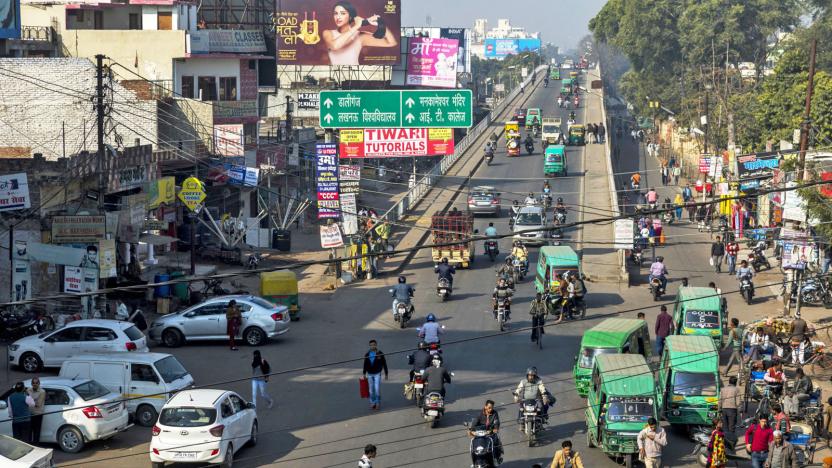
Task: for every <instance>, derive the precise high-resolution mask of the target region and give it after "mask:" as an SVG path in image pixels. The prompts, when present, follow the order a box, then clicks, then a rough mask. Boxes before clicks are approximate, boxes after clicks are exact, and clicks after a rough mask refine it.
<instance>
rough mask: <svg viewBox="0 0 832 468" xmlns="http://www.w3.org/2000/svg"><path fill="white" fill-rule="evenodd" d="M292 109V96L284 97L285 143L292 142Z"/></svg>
mask: <svg viewBox="0 0 832 468" xmlns="http://www.w3.org/2000/svg"><path fill="white" fill-rule="evenodd" d="M293 111H294V107H293V104H292V96H286V142H287V143H290V142H291V141H292V112H293Z"/></svg>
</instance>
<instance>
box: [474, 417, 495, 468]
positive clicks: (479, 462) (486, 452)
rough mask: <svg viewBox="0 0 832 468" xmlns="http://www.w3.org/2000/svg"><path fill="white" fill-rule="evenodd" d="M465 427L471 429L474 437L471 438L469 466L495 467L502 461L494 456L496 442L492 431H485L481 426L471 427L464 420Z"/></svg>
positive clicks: (477, 467) (476, 467) (478, 467)
mask: <svg viewBox="0 0 832 468" xmlns="http://www.w3.org/2000/svg"><path fill="white" fill-rule="evenodd" d="M465 427H467V428H468V430H470V431H471V433H472V434H473V435H474V437H473V438H472V439H471V448H470V453H471V468H496V467H497V466H500V463H502V460H501V459H497V458H496V453H495V451H496V445H497V444H496V443H495V442H494V433H493V432H491V431H487V430H485V429H483V428H482V427H474V428H472V427H471V424H470V423H468V422H466V423H465Z"/></svg>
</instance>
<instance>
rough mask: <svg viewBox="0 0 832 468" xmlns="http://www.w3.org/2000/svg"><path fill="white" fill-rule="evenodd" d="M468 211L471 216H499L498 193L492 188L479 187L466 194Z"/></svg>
mask: <svg viewBox="0 0 832 468" xmlns="http://www.w3.org/2000/svg"><path fill="white" fill-rule="evenodd" d="M468 211H470V212H471V213H473V214H490V215H494V216H500V193H498V192H497V190H496V189H495V188H494V187H490V186H486V185H480V186H477V187H474V188H472V189H471V191H470V192H468Z"/></svg>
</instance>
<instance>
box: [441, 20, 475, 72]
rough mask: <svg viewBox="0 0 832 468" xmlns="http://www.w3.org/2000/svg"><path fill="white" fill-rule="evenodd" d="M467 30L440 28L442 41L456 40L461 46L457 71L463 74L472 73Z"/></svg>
mask: <svg viewBox="0 0 832 468" xmlns="http://www.w3.org/2000/svg"><path fill="white" fill-rule="evenodd" d="M467 35H468V34H466V29H465V28H440V29H439V37H441V38H442V39H456V42H457V44H458V46H459V52H458V53H457V62H456V63H457V70H456V71H458V72H460V73H463V72H468V73H470V72H471V57H470V53H471V51H470V47H469V44H468V40H466V36H467Z"/></svg>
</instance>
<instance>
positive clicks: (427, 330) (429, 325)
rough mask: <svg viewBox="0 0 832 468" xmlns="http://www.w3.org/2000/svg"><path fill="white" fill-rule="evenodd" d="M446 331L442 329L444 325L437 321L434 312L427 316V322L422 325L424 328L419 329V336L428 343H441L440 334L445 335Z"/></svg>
mask: <svg viewBox="0 0 832 468" xmlns="http://www.w3.org/2000/svg"><path fill="white" fill-rule="evenodd" d="M444 334H445V331H444V330H442V327H441V326H439V324H438V323H436V316H435V315H433V314H428V316H427V318H425V324H424V325H422V329H421V330H419V338H421V339H422V341H424V342H425V343H427V344H428V345H431V344H433V343H437V344H438V343H439V335H444Z"/></svg>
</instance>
